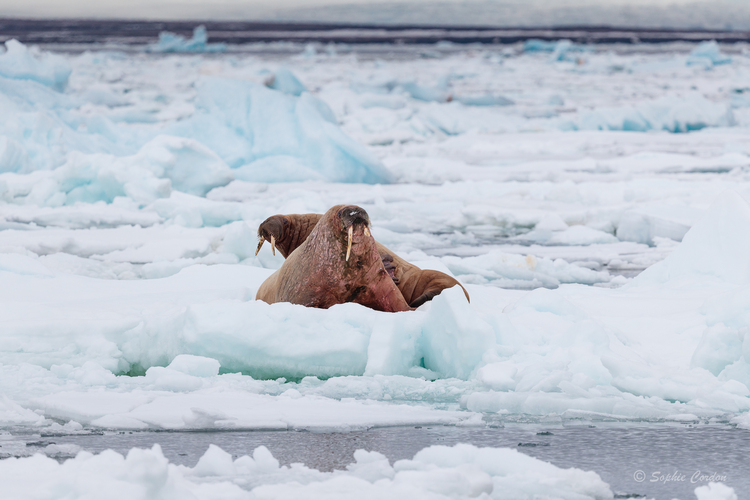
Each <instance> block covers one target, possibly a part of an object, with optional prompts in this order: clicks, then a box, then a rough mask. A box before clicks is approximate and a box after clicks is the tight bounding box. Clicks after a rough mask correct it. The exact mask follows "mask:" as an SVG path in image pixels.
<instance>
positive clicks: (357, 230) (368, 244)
mask: <svg viewBox="0 0 750 500" xmlns="http://www.w3.org/2000/svg"><path fill="white" fill-rule="evenodd" d="M275 224H276V222H273V223H270V224H268V227H269V228H271V229H272V230H273V231H276V229H278V228H282V231H281V232H280V233H279V234H280V235H281V237H280V238H278V239H277V238H276V237H275V236H273V235H272V234H271V233H267V234H269V238H271V244H272V248H273V247H274V246H275V247H277V248H279V250H280V251H282V252H283V255H284V257H286V260H285V261H284V264H283V265H282V266H281V268H280V269H279V270H277V271H276V272H275V273H273V274H272V275H271V276H269V277H268V279H267V280H266V281H264V282H263V284H262V285H261V286H260V288H259V289H258V293H257V295H256V297H255V298H256V299H259V300H262V301H264V302H268V303H269V304H273V303H276V302H291V303H293V304H301V305H304V306H308V307H319V308H322V309H327V308H329V307H331V306H333V305H335V304H341V303H344V302H355V303H358V304H362V305H363V306H366V307H370V308H372V309H376V310H378V311H385V312H398V311H409V310H411V309H412V308H411V307H410V306H409V304H407V302H406V300H404V296H403V295H402V294H401V292H400V291H399V289H398V288H397V287H396V284H395V283H394V281H393V279H392V277H391V275H389V273H388V271H386V270H385V267H384V266H383V261H382V259H381V258H380V254H379V253H378V249H377V245H376V244H375V238H373V237H372V234H371V233H370V218H369V217H368V215H367V212H365V210H363V209H362V208H360V207H358V206H356V205H337V206H335V207H333V208H331V209H330V210H328V211H327V212H326V213H325V214H323V215H322V216H320V217H319V219H318V221H317V223H316V224H315V225H314V226H312V229H311V230H310V231H309V232H308V231H307V229H308V228H306V227H305V232H306V233H307V235H306V237H305V238H304V239H303V240H301V242H300V241H299V236H298V235H297V232H296V229H299V230H301V228H302V227H303V226H297V228H295V229H293V228H290V227H289V224H284V223H283V222H282V223H281V225H280V226H275ZM284 228H285V229H286V231H284V230H283V229H284ZM274 234H276V233H275V232H274ZM290 240H293V241H294V242H295V243H298V245H297V246H296V248H294V249H291V248H290V246H288V242H289V241H290ZM258 250H260V246H259V247H258Z"/></svg>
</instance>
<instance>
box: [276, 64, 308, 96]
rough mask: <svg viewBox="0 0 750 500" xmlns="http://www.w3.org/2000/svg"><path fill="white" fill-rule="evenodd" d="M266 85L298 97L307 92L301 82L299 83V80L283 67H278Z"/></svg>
mask: <svg viewBox="0 0 750 500" xmlns="http://www.w3.org/2000/svg"><path fill="white" fill-rule="evenodd" d="M267 85H268V86H269V87H271V88H272V89H274V90H278V91H281V92H284V93H285V94H289V95H296V96H300V95H302V92H306V91H307V89H306V88H305V86H304V85H303V84H302V82H300V81H299V79H298V78H297V77H296V76H294V73H292V71H291V70H290V69H289V68H287V67H285V66H282V67H280V68H279V69H277V70H276V71H275V72H274V74H273V76H272V77H271V81H270V82H268V84H267Z"/></svg>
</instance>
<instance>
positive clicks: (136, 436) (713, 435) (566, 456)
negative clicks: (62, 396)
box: [15, 424, 750, 500]
mask: <svg viewBox="0 0 750 500" xmlns="http://www.w3.org/2000/svg"><path fill="white" fill-rule="evenodd" d="M15 437H16V438H17V439H22V440H26V441H27V443H28V446H30V447H34V446H46V445H47V444H49V443H55V444H64V443H72V444H77V445H78V446H80V447H82V448H83V449H84V450H88V451H91V452H100V451H102V450H105V449H108V448H111V449H114V450H116V451H118V452H119V453H122V454H126V453H127V451H128V450H129V449H130V448H133V447H140V448H146V447H151V446H152V445H153V444H154V443H159V444H160V445H161V447H162V450H163V452H164V454H165V456H166V457H167V458H169V460H170V461H171V462H173V463H178V464H184V465H188V466H191V467H192V466H194V465H195V464H196V462H197V461H198V459H199V458H200V457H201V455H203V453H204V452H205V451H206V449H207V448H208V445H209V444H215V445H218V446H220V447H221V448H222V449H224V450H225V451H227V452H229V453H231V454H232V455H234V456H235V457H240V456H242V455H248V454H252V451H253V450H254V449H255V448H256V447H258V446H261V445H264V446H266V447H267V448H268V449H269V450H270V451H271V453H273V455H274V457H276V458H277V459H278V460H279V461H280V462H281V464H282V465H288V464H290V463H293V462H302V463H304V464H305V465H307V466H308V467H311V468H315V469H319V470H323V471H330V470H333V469H343V468H345V467H346V465H348V464H349V463H351V462H353V461H354V459H353V454H354V451H355V450H358V449H360V448H362V449H365V450H368V451H378V452H380V453H382V454H384V455H385V456H387V457H388V458H389V459H390V460H391V462H394V461H396V460H400V459H404V458H412V457H413V456H414V454H415V453H416V452H417V451H419V450H421V449H423V448H425V447H427V446H431V445H447V446H452V445H454V444H457V443H471V444H474V445H476V446H490V447H510V448H517V449H518V450H519V451H521V452H523V453H526V454H527V455H531V456H533V457H536V458H539V459H541V460H545V461H548V462H551V463H553V464H554V465H556V466H558V467H563V468H568V467H577V468H580V469H584V470H593V471H595V472H596V473H598V474H599V476H601V478H602V479H603V480H604V481H606V482H607V483H609V484H610V486H611V488H612V491H613V492H615V494H616V498H644V497H647V498H656V499H658V500H662V499H665V500H672V499H674V498H679V499H681V500H687V499H690V500H693V499H695V495H694V493H693V492H694V490H695V488H696V487H698V486H701V485H703V484H706V481H705V480H700V479H696V480H691V479H692V478H693V476H694V475H695V474H696V473H699V474H702V475H706V476H708V475H710V474H713V473H716V474H718V475H720V476H726V480H725V481H724V482H725V483H726V484H728V485H729V486H731V487H733V488H734V490H735V492H736V493H737V496H738V498H739V499H749V498H750V431H748V430H742V429H736V428H734V427H731V426H728V425H700V424H696V425H682V424H675V425H662V424H650V425H634V424H627V425H621V424H602V425H596V426H576V427H560V426H552V427H546V426H539V425H537V426H529V425H522V426H506V427H504V428H458V427H441V426H432V427H395V428H380V429H371V430H368V431H359V432H346V433H314V432H295V431H275V432H274V431H270V432H269V431H242V432H132V433H131V432H125V433H117V432H111V433H105V434H104V435H78V436H76V435H69V436H55V437H41V442H40V436H38V435H37V436H15ZM637 471H641V472H642V473H643V477H644V479H643V481H642V482H638V481H636V474H637ZM655 473H656V474H655ZM675 473H677V474H675ZM667 474H670V475H672V476H675V475H676V476H677V477H681V476H684V479H683V480H681V481H669V482H667V481H663V480H654V479H655V478H658V477H659V476H661V475H664V476H666V475H667Z"/></svg>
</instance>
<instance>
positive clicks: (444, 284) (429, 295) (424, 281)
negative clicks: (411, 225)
mask: <svg viewBox="0 0 750 500" xmlns="http://www.w3.org/2000/svg"><path fill="white" fill-rule="evenodd" d="M322 217H323V216H322V215H321V214H289V215H273V216H271V217H269V218H268V219H266V220H265V221H263V223H261V225H260V226H259V227H258V238H259V239H260V242H259V243H258V248H257V249H256V251H255V255H258V252H259V251H260V249H261V247H262V246H263V243H264V242H266V241H268V242H270V243H271V250H272V252H273V253H274V255H275V253H276V250H277V249H278V250H279V252H280V253H281V255H283V256H284V258H287V257H288V256H289V255H290V254H291V253H292V252H294V251H295V249H296V248H298V247H299V246H300V245H301V244H302V243H304V241H305V240H306V239H307V237H308V235H310V233H311V232H312V230H313V229H314V228H315V227H316V224H317V223H318V222H319V221H320V219H321V218H322ZM375 245H376V247H377V251H378V254H379V255H380V259H381V261H382V262H383V267H384V269H385V270H386V272H388V275H389V276H390V277H391V279H392V280H393V282H394V283H395V284H396V286H397V287H398V289H399V291H400V292H401V294H402V295H403V297H404V300H405V301H406V303H407V304H409V306H410V307H412V308H417V307H419V306H421V305H422V304H424V303H425V302H427V301H429V300H432V299H433V298H434V297H435V296H437V295H438V294H440V292H442V291H443V290H445V289H446V288H451V287H453V286H455V285H458V286H460V287H461V289H462V290H463V291H464V295H466V300H470V299H469V294H468V292H467V291H466V289H465V288H464V287H463V286H462V285H461V283H459V282H458V281H457V280H456V279H454V278H452V277H451V276H448V275H447V274H445V273H441V272H440V271H433V270H423V269H420V268H419V267H417V266H415V265H414V264H411V263H409V262H407V261H406V260H404V259H402V258H400V257H399V256H397V255H396V254H395V253H394V252H392V251H391V250H389V249H388V248H387V247H386V246H385V245H382V244H381V243H378V242H377V241H375Z"/></svg>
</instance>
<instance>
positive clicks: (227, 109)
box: [174, 78, 392, 183]
mask: <svg viewBox="0 0 750 500" xmlns="http://www.w3.org/2000/svg"><path fill="white" fill-rule="evenodd" d="M197 108H198V110H197V112H196V114H195V115H194V116H193V117H191V118H189V119H188V120H185V121H184V122H182V123H178V124H177V125H176V126H175V127H174V132H175V133H176V134H177V135H181V136H185V137H200V140H201V142H202V143H203V144H206V145H207V146H208V147H210V148H211V149H212V150H213V151H215V152H216V153H218V154H219V156H221V157H222V158H223V159H224V160H225V161H227V163H228V164H229V166H230V167H232V168H235V169H237V170H236V175H237V177H238V178H240V179H242V180H246V181H264V182H268V181H289V180H305V179H320V178H324V179H326V180H328V181H334V182H365V183H387V182H390V181H391V179H392V177H391V174H390V172H388V171H387V170H386V169H385V167H384V166H383V165H382V164H381V163H380V162H379V161H378V160H377V159H376V158H374V157H373V156H372V155H371V153H370V152H369V151H367V150H366V149H365V148H364V147H362V146H361V145H359V144H357V143H356V142H354V141H353V140H352V139H351V138H349V137H348V136H346V135H345V134H344V133H343V132H342V131H341V129H340V128H339V127H338V125H337V124H335V123H334V122H335V120H333V113H332V112H331V111H330V109H329V108H328V107H327V106H326V105H325V104H324V103H322V102H320V101H319V100H318V99H316V98H315V97H313V96H312V95H310V94H309V93H303V94H302V95H301V97H294V96H290V95H287V94H283V93H281V92H277V91H274V90H271V89H268V88H266V87H264V86H262V85H258V84H253V83H250V82H242V81H238V80H228V79H221V78H206V79H204V80H203V81H202V82H201V84H200V86H199V90H198V100H197ZM238 167H239V168H238ZM279 167H281V168H279Z"/></svg>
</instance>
